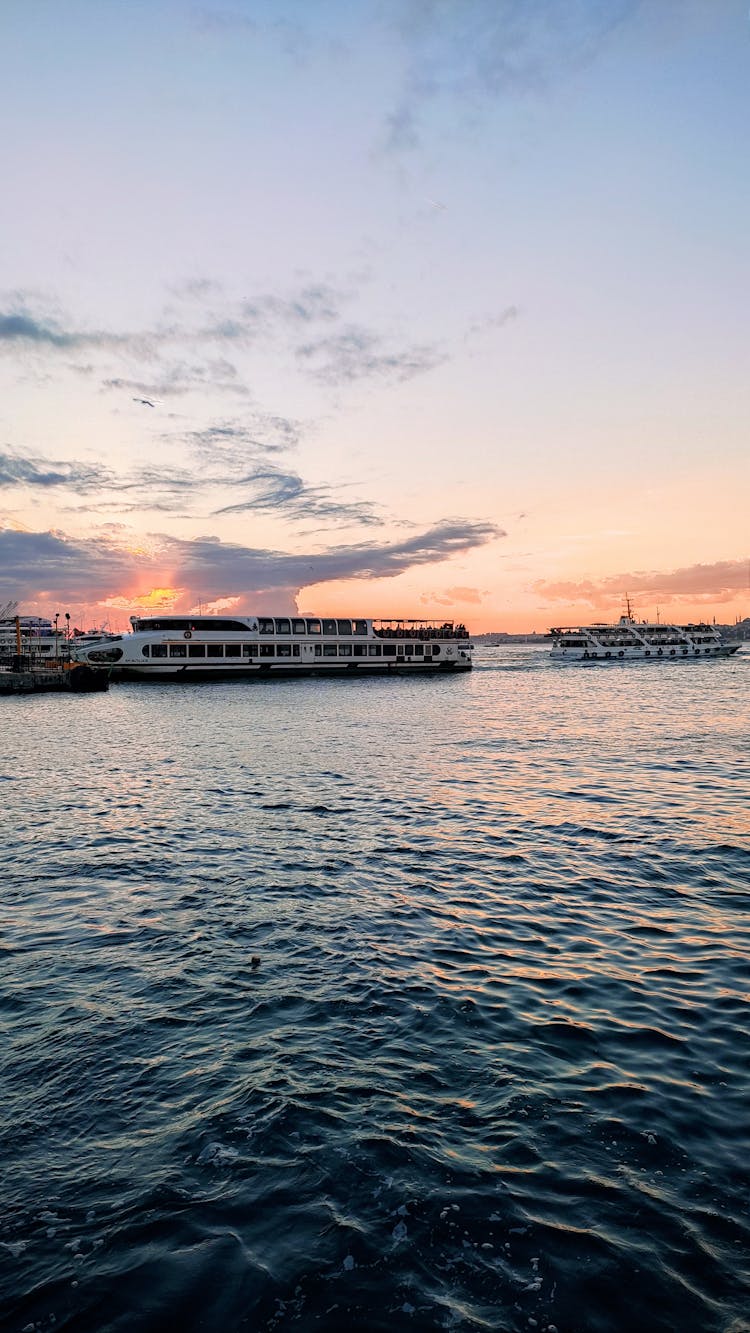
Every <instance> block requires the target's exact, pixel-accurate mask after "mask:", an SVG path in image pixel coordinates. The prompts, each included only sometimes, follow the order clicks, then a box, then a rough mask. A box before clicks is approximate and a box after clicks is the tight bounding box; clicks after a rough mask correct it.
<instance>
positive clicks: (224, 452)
mask: <svg viewBox="0 0 750 1333" xmlns="http://www.w3.org/2000/svg"><path fill="white" fill-rule="evenodd" d="M304 430H305V427H304V425H303V423H302V422H300V421H296V420H295V419H294V418H293V417H283V416H279V415H277V414H274V413H272V412H263V411H262V410H260V409H259V408H250V409H248V411H247V412H244V413H243V415H242V418H241V419H239V420H238V419H235V420H232V419H229V420H227V419H224V420H220V421H215V422H213V423H209V425H207V426H203V427H202V428H201V429H199V430H189V431H184V432H183V433H182V434H181V435H179V436H174V435H164V436H163V437H162V438H163V439H164V440H166V441H171V440H173V439H175V438H177V439H180V440H181V441H182V442H183V443H184V444H185V445H187V447H188V448H189V449H190V450H191V451H192V452H193V453H194V454H195V456H196V457H198V458H199V459H200V460H201V461H202V462H206V463H209V464H211V463H216V462H217V461H221V462H222V463H223V465H224V466H225V467H229V466H232V465H234V466H246V465H247V462H248V459H249V458H250V457H254V456H255V457H257V455H259V454H279V453H283V452H284V451H286V450H288V449H293V448H295V447H296V446H297V445H298V444H299V441H300V439H301V438H302V435H303V434H304Z"/></svg>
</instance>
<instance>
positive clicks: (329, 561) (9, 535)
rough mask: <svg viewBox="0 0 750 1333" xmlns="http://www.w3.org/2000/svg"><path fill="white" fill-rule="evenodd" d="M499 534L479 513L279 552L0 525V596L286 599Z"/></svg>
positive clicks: (441, 556)
mask: <svg viewBox="0 0 750 1333" xmlns="http://www.w3.org/2000/svg"><path fill="white" fill-rule="evenodd" d="M503 535H504V534H503V533H502V532H501V531H500V530H499V529H497V528H496V527H494V526H493V525H492V524H489V523H482V522H475V521H471V520H463V519H449V520H445V521H443V522H442V523H438V524H436V525H435V526H434V527H432V528H430V529H429V530H428V531H427V532H424V533H421V534H414V535H412V536H411V537H409V538H408V539H407V540H405V541H402V542H382V543H374V544H369V545H368V544H366V543H360V544H357V545H350V546H337V547H331V548H329V549H327V550H323V551H313V552H311V553H308V554H305V553H302V554H288V553H286V552H280V551H274V550H268V549H263V548H257V549H256V548H253V547H247V546H241V545H239V544H237V543H233V542H221V541H220V540H219V539H218V538H217V537H212V536H205V537H199V538H196V539H195V540H192V541H190V540H187V539H177V538H173V537H169V536H166V535H163V534H157V535H155V536H153V537H151V538H150V539H149V543H148V549H146V550H144V549H142V545H141V547H140V548H139V549H138V550H132V549H128V547H127V546H126V544H125V542H126V537H127V534H126V533H124V532H123V530H122V529H119V528H115V529H110V530H109V531H103V532H99V533H97V534H95V535H94V536H92V537H90V538H80V539H72V538H69V537H67V536H65V535H64V534H62V533H57V532H18V531H16V530H15V529H10V528H6V529H2V530H0V600H6V599H7V598H9V597H12V598H14V599H18V600H19V601H22V602H23V601H37V600H39V599H42V600H44V599H53V600H55V601H59V602H66V601H67V602H68V603H75V602H82V603H84V604H86V605H92V604H93V603H94V602H101V601H104V600H105V599H107V598H119V599H125V600H126V601H127V599H128V598H130V603H129V604H130V605H133V606H134V605H137V603H138V599H139V596H141V594H142V593H143V591H144V590H148V589H150V588H162V589H164V588H169V587H171V588H179V589H181V590H182V593H181V596H182V599H183V601H184V604H185V605H186V606H187V605H192V604H193V603H194V602H195V600H196V598H197V597H201V598H203V597H205V598H211V599H213V598H216V597H239V598H242V599H244V600H245V601H246V602H247V604H248V606H250V605H251V604H252V602H253V599H254V598H257V597H260V596H264V595H266V594H274V595H277V597H278V598H286V599H287V601H288V599H289V598H290V597H291V598H295V597H296V596H297V594H298V593H299V591H300V589H302V588H303V587H306V586H308V585H311V584H314V583H326V582H331V581H334V580H338V579H363V580H365V579H370V578H389V577H395V576H396V575H398V574H402V573H404V572H405V571H406V570H408V569H414V568H417V567H419V566H422V565H426V564H435V563H439V562H442V561H445V560H449V559H451V557H452V556H455V555H459V554H462V553H464V552H466V551H468V550H471V549H473V548H474V547H477V546H482V545H485V544H486V543H487V542H489V541H493V540H495V539H496V538H497V537H500V536H503ZM113 604H114V603H113Z"/></svg>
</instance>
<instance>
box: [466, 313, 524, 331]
mask: <svg viewBox="0 0 750 1333" xmlns="http://www.w3.org/2000/svg"><path fill="white" fill-rule="evenodd" d="M519 314H520V311H519V309H518V306H517V305H508V306H506V307H505V309H504V310H501V311H500V312H499V314H497V315H485V316H484V318H483V319H478V320H475V322H474V323H473V324H472V325H471V327H470V328H469V329H467V331H466V337H467V338H473V337H476V336H477V335H479V334H482V333H488V332H489V331H490V330H491V329H502V328H504V327H505V325H506V324H512V323H513V321H514V320H516V319H518V316H519Z"/></svg>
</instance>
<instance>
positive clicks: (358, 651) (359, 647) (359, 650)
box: [354, 643, 367, 657]
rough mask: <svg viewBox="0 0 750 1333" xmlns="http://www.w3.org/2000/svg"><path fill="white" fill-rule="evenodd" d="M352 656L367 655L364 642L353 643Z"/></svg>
mask: <svg viewBox="0 0 750 1333" xmlns="http://www.w3.org/2000/svg"><path fill="white" fill-rule="evenodd" d="M354 656H355V657H367V644H366V643H355V645H354Z"/></svg>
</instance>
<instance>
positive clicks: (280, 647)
mask: <svg viewBox="0 0 750 1333" xmlns="http://www.w3.org/2000/svg"><path fill="white" fill-rule="evenodd" d="M291 655H292V645H291V643H277V645H276V656H277V657H291Z"/></svg>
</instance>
